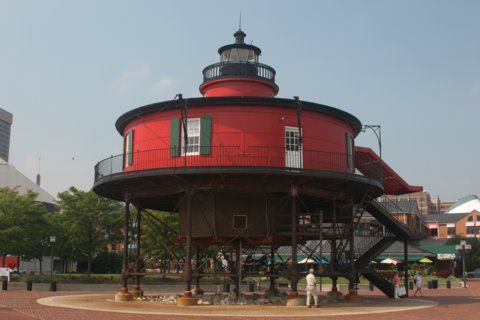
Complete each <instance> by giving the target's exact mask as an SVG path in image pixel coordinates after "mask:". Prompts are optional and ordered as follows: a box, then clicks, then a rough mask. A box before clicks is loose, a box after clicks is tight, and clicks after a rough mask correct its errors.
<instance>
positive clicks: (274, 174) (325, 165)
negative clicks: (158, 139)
mask: <svg viewBox="0 0 480 320" xmlns="http://www.w3.org/2000/svg"><path fill="white" fill-rule="evenodd" d="M208 148H209V149H210V154H207V155H200V154H199V155H185V152H184V150H180V152H178V153H177V152H173V154H180V156H178V157H172V156H171V154H172V150H171V149H170V148H166V149H158V150H148V151H141V152H136V153H134V154H133V155H131V156H130V157H129V155H127V156H124V155H117V156H112V157H109V158H106V159H104V160H102V161H100V162H99V163H98V164H97V165H96V166H95V183H94V189H95V191H96V192H97V193H99V194H102V195H105V196H108V197H111V198H115V199H118V200H122V199H123V197H124V195H125V193H134V194H135V195H136V196H137V197H144V198H151V199H152V201H156V200H154V198H155V197H159V196H161V197H164V199H163V200H162V201H163V202H168V201H169V200H168V196H172V203H173V202H175V201H174V199H173V198H175V194H179V193H182V192H184V190H185V186H186V185H195V186H196V187H197V188H201V189H202V188H203V189H209V190H222V191H226V192H252V193H270V192H281V193H284V192H287V193H288V191H289V188H290V186H291V185H292V184H293V183H295V184H297V185H301V186H302V188H301V189H302V192H303V193H305V194H309V195H311V196H313V197H322V198H323V197H324V198H329V197H333V196H334V194H335V193H343V192H345V191H347V192H346V193H347V194H348V193H352V194H354V195H355V194H358V196H359V197H361V194H363V192H364V190H365V189H366V188H370V187H373V188H374V189H376V190H377V191H376V194H378V195H381V194H382V192H383V186H382V175H381V168H378V170H377V171H376V170H373V169H372V170H370V171H369V172H370V173H375V175H373V174H372V175H371V176H364V175H360V174H355V171H354V169H353V168H349V167H348V166H347V155H345V154H337V153H331V152H322V151H318V150H303V152H302V158H301V159H289V158H288V157H286V156H285V149H284V148H280V147H265V146H263V147H249V148H248V149H241V148H240V147H227V146H209V147H208ZM128 158H131V159H132V160H133V161H132V163H131V164H130V165H126V162H125V161H126V159H128ZM288 163H292V164H293V165H289V164H288ZM299 163H300V164H303V165H302V166H295V164H299ZM149 206H150V207H151V206H152V203H149ZM162 207H163V206H162ZM167 207H168V205H167Z"/></svg>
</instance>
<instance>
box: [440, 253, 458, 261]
mask: <svg viewBox="0 0 480 320" xmlns="http://www.w3.org/2000/svg"><path fill="white" fill-rule="evenodd" d="M437 259H438V260H455V253H439V254H437Z"/></svg>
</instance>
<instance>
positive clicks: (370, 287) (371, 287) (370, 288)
mask: <svg viewBox="0 0 480 320" xmlns="http://www.w3.org/2000/svg"><path fill="white" fill-rule="evenodd" d="M368 290H370V291H373V283H371V282H369V283H368Z"/></svg>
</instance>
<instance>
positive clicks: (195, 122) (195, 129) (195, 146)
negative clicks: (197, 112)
mask: <svg viewBox="0 0 480 320" xmlns="http://www.w3.org/2000/svg"><path fill="white" fill-rule="evenodd" d="M186 129H187V130H185V128H183V127H182V141H181V143H182V155H185V153H186V154H187V155H197V154H200V118H192V119H187V128H186ZM185 131H186V132H187V145H186V146H185Z"/></svg>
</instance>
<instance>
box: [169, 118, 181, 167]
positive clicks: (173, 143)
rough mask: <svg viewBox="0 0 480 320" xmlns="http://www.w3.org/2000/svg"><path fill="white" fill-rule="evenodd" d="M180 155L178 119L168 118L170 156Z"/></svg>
mask: <svg viewBox="0 0 480 320" xmlns="http://www.w3.org/2000/svg"><path fill="white" fill-rule="evenodd" d="M179 155H180V119H178V118H173V119H171V120H170V156H172V157H178V156H179Z"/></svg>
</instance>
